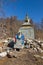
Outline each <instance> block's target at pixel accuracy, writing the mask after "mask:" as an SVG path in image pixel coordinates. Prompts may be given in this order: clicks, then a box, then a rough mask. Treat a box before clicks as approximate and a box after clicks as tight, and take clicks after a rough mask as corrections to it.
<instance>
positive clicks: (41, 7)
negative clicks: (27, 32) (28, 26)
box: [3, 0, 43, 22]
mask: <svg viewBox="0 0 43 65" xmlns="http://www.w3.org/2000/svg"><path fill="white" fill-rule="evenodd" d="M5 1H6V2H8V4H7V5H6V4H4V6H3V7H4V11H5V14H6V16H7V17H8V16H17V17H18V19H19V20H23V19H24V18H25V15H26V13H28V16H29V18H32V19H33V21H36V22H39V21H40V20H41V19H42V18H43V0H15V1H14V0H13V1H9V0H5Z"/></svg>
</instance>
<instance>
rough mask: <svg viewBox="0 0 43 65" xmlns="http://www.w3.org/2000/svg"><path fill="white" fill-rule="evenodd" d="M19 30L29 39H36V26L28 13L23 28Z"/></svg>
mask: <svg viewBox="0 0 43 65" xmlns="http://www.w3.org/2000/svg"><path fill="white" fill-rule="evenodd" d="M19 32H22V33H23V34H24V36H25V38H26V39H27V38H28V39H34V38H35V35H34V27H33V25H32V24H31V19H29V18H28V15H26V18H25V21H24V23H23V24H22V26H21V28H20V29H19Z"/></svg>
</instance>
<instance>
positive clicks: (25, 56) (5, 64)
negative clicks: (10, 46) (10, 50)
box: [0, 49, 43, 65]
mask: <svg viewBox="0 0 43 65" xmlns="http://www.w3.org/2000/svg"><path fill="white" fill-rule="evenodd" d="M15 55H16V56H17V57H16V58H15V57H13V58H8V57H5V58H0V65H43V58H40V57H35V56H34V55H40V56H43V53H37V52H36V53H30V52H29V49H23V50H21V51H20V52H16V54H15Z"/></svg>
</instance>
